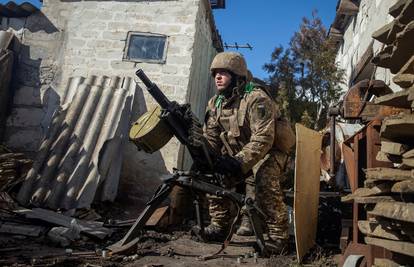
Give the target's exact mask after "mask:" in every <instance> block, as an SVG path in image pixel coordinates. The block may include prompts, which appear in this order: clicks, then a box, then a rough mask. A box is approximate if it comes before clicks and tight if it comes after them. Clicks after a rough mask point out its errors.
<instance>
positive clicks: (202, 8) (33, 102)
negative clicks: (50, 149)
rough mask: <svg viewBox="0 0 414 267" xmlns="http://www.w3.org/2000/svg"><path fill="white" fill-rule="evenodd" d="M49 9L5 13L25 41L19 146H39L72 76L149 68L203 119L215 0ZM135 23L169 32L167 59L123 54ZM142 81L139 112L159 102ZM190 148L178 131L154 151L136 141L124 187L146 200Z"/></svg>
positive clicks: (7, 25) (60, 4)
mask: <svg viewBox="0 0 414 267" xmlns="http://www.w3.org/2000/svg"><path fill="white" fill-rule="evenodd" d="M41 11H42V12H40V13H38V14H34V15H32V16H30V17H29V18H28V19H14V20H5V19H3V21H2V24H1V29H4V30H13V31H15V32H16V34H17V35H18V37H19V39H20V42H21V44H22V45H21V47H20V48H19V51H20V62H19V70H18V78H17V79H16V81H15V89H16V95H15V99H14V109H13V114H12V115H11V116H10V117H9V120H8V125H7V133H6V138H7V139H6V141H7V145H9V146H10V147H11V148H13V149H16V150H19V151H28V152H33V151H35V150H36V148H37V146H38V144H39V141H40V140H41V138H42V136H43V135H44V133H45V132H46V128H47V125H48V123H49V122H50V118H51V115H52V113H53V110H54V108H55V107H56V106H57V105H58V104H59V101H60V98H61V97H62V96H63V95H64V90H65V86H64V85H65V83H66V81H67V79H68V78H69V77H71V76H88V75H106V76H111V75H119V76H131V77H133V76H134V72H135V70H136V69H137V68H142V69H144V71H145V72H146V74H147V75H148V77H150V78H151V79H152V80H153V81H154V82H156V83H157V84H158V86H159V87H160V88H161V90H162V91H163V92H164V93H165V94H166V95H167V97H169V98H170V99H171V100H176V101H178V102H180V103H184V102H187V101H188V102H190V103H191V104H192V105H193V110H194V111H195V113H196V114H197V115H198V116H199V117H200V119H202V117H203V115H204V109H205V106H206V103H207V100H208V98H209V97H210V96H211V95H212V92H213V90H212V83H211V78H210V76H209V73H208V67H209V65H210V62H211V60H212V58H213V57H214V55H215V54H216V50H215V48H214V47H213V45H212V40H211V39H212V38H211V28H210V24H209V19H210V16H209V13H208V12H211V10H210V7H209V5H208V1H206V0H176V1H174V0H164V1H163V0H159V1H142V0H141V1H140V0H134V1H125V0H123V1H116V0H112V1H76V0H73V1H72V0H71V1H58V0H45V1H44V5H43V7H42V10H41ZM128 31H139V32H150V33H157V34H164V35H167V36H168V37H167V42H168V45H167V48H166V49H167V50H166V53H167V57H166V62H165V64H157V63H135V62H126V61H122V56H123V51H124V48H125V40H126V38H127V33H128ZM140 86H143V85H142V84H139V86H138V89H137V91H136V93H135V103H134V111H133V114H132V116H133V119H134V120H135V119H136V118H138V116H139V115H140V114H143V113H144V112H146V111H147V109H148V108H149V106H151V105H154V102H153V100H152V98H151V97H150V96H149V94H148V93H147V92H146V90H145V88H144V89H142V88H141V87H140ZM182 151H183V149H182V148H181V149H180V144H179V142H178V141H177V140H176V139H175V138H173V139H172V140H171V141H170V142H169V143H168V144H167V146H166V147H164V148H163V149H162V150H161V151H160V152H156V153H154V154H152V155H147V154H145V153H142V152H138V151H137V149H136V148H135V146H134V145H132V144H129V145H128V146H127V147H126V149H125V151H124V157H125V160H124V164H123V171H122V177H123V178H124V179H123V180H122V183H121V186H120V189H121V191H122V192H124V194H123V195H125V196H126V195H129V197H130V198H133V199H134V200H135V202H138V203H142V202H144V201H146V200H147V197H148V195H149V194H151V192H152V190H153V189H154V187H155V186H156V185H157V184H158V183H159V177H160V176H162V175H163V174H166V173H168V172H170V171H171V170H172V168H173V167H177V165H182V164H183V161H188V159H187V160H184V158H186V157H185V156H184V154H183V152H182ZM187 158H188V157H187ZM137 188H138V189H137Z"/></svg>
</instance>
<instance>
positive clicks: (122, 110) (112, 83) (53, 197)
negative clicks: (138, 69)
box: [18, 76, 136, 209]
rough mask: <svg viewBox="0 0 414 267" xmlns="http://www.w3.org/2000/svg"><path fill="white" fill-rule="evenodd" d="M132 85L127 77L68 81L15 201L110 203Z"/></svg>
mask: <svg viewBox="0 0 414 267" xmlns="http://www.w3.org/2000/svg"><path fill="white" fill-rule="evenodd" d="M135 86H136V84H135V82H134V81H133V80H132V79H131V78H120V77H112V78H108V77H96V76H92V77H89V78H86V79H85V78H83V77H76V78H71V79H70V80H69V82H68V84H67V86H66V90H65V95H64V96H63V97H62V99H63V101H62V106H61V108H60V110H58V111H57V112H56V113H55V115H54V116H53V119H52V122H51V125H50V127H49V131H48V133H47V136H46V138H45V139H44V140H43V142H42V144H41V146H40V148H39V151H38V154H37V159H36V160H35V163H34V165H33V168H32V169H31V170H30V171H29V173H28V175H27V177H26V179H25V181H24V183H23V185H22V187H21V189H20V191H19V194H18V200H19V202H20V203H21V204H22V205H28V204H33V205H35V206H38V207H46V208H51V209H58V208H61V209H73V208H84V207H89V206H90V204H91V203H92V202H93V200H94V199H98V200H114V198H115V196H116V193H117V190H118V182H119V175H120V171H121V165H122V153H121V151H122V147H123V144H124V143H125V141H126V137H127V136H128V126H129V117H130V113H131V106H132V103H133V96H134V92H135Z"/></svg>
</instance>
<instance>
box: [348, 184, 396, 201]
mask: <svg viewBox="0 0 414 267" xmlns="http://www.w3.org/2000/svg"><path fill="white" fill-rule="evenodd" d="M391 186H392V185H391V184H390V183H382V184H377V185H375V186H374V187H372V188H365V187H360V188H358V189H356V190H355V192H354V193H352V194H349V195H346V196H344V197H342V198H341V201H342V202H348V201H352V200H353V199H354V198H356V197H369V196H376V195H380V194H384V193H389V192H391Z"/></svg>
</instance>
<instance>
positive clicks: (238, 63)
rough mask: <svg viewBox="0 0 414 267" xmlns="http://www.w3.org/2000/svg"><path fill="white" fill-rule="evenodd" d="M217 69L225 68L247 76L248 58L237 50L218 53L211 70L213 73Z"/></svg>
mask: <svg viewBox="0 0 414 267" xmlns="http://www.w3.org/2000/svg"><path fill="white" fill-rule="evenodd" d="M216 69H225V70H228V71H231V72H233V73H234V74H236V75H238V76H242V77H246V76H247V66H246V60H245V59H244V57H243V56H242V55H241V54H240V53H236V52H221V53H218V54H217V55H216V56H215V57H214V59H213V62H212V63H211V67H210V71H211V74H212V75H213V74H214V70H216Z"/></svg>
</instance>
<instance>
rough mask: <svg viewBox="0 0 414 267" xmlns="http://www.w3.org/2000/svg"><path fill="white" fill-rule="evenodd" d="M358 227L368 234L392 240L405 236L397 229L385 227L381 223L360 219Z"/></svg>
mask: <svg viewBox="0 0 414 267" xmlns="http://www.w3.org/2000/svg"><path fill="white" fill-rule="evenodd" d="M358 229H359V230H360V231H361V232H362V233H363V234H365V235H367V236H374V237H381V238H386V239H391V240H402V239H403V236H402V235H401V234H400V233H398V232H397V231H393V230H391V229H389V228H386V227H383V226H382V225H381V224H379V223H374V222H370V221H358Z"/></svg>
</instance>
